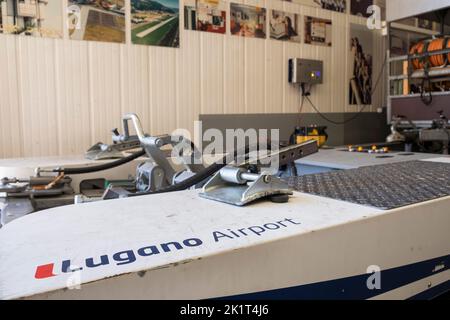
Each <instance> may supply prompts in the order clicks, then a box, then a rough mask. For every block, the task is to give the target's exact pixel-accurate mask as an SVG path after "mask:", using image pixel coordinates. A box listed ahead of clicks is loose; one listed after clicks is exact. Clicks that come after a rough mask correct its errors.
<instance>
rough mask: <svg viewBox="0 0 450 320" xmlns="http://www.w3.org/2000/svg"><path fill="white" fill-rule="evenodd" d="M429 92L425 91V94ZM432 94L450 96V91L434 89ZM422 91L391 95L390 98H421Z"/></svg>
mask: <svg viewBox="0 0 450 320" xmlns="http://www.w3.org/2000/svg"><path fill="white" fill-rule="evenodd" d="M427 94H428V92H427V93H425V95H427ZM431 94H432V95H433V96H448V95H450V91H445V92H442V91H433V92H431ZM420 96H421V95H420V93H413V94H407V95H389V96H388V98H390V99H407V98H420Z"/></svg>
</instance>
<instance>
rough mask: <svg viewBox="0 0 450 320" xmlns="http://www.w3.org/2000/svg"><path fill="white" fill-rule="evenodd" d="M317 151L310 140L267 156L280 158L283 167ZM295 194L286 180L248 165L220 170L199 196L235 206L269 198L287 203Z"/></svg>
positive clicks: (316, 147) (253, 165)
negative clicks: (290, 196)
mask: <svg viewBox="0 0 450 320" xmlns="http://www.w3.org/2000/svg"><path fill="white" fill-rule="evenodd" d="M317 151H318V146H317V142H316V141H307V142H305V143H302V144H299V145H295V146H290V147H287V148H283V149H280V150H279V151H278V152H273V153H271V154H270V155H269V156H268V157H275V156H277V157H278V158H279V159H278V160H279V161H278V162H279V165H280V166H281V165H286V164H289V163H293V162H294V161H295V160H298V159H300V158H303V157H305V156H308V155H310V154H313V153H316V152H317ZM258 172H259V173H258ZM292 194H293V192H292V189H291V188H290V187H289V185H288V184H287V182H286V181H284V180H282V179H280V178H279V177H277V176H275V175H270V174H265V173H261V168H260V166H259V165H256V166H255V164H252V163H250V162H246V163H244V164H241V165H239V166H227V167H225V168H223V169H221V170H220V171H219V172H217V173H216V174H215V175H214V176H213V177H212V178H211V180H209V181H208V182H207V183H206V184H205V186H204V187H203V190H202V192H201V193H200V196H201V197H203V198H206V199H210V200H215V201H220V202H224V203H228V204H232V205H236V206H244V205H246V204H249V203H251V202H253V201H255V200H258V199H262V198H267V197H270V198H271V199H272V200H274V201H276V202H286V201H288V200H289V195H292ZM280 196H284V197H280ZM274 197H276V199H274ZM280 199H281V201H280Z"/></svg>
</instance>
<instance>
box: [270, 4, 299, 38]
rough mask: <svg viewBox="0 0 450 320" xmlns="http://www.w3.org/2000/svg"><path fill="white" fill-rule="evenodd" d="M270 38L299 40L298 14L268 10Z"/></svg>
mask: <svg viewBox="0 0 450 320" xmlns="http://www.w3.org/2000/svg"><path fill="white" fill-rule="evenodd" d="M269 29H270V38H271V39H276V40H285V41H293V42H300V41H301V35H300V18H299V16H298V14H295V13H287V12H283V11H278V10H270V20H269Z"/></svg>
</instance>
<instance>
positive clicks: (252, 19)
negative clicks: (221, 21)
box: [230, 3, 266, 39]
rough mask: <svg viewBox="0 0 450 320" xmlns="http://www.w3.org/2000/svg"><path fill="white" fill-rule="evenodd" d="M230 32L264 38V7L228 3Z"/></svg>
mask: <svg viewBox="0 0 450 320" xmlns="http://www.w3.org/2000/svg"><path fill="white" fill-rule="evenodd" d="M230 16H231V21H230V25H231V34H233V35H239V36H242V37H250V38H263V39H265V38H266V9H265V8H260V7H253V6H246V5H241V4H236V3H231V4H230Z"/></svg>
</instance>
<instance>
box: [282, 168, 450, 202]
mask: <svg viewBox="0 0 450 320" xmlns="http://www.w3.org/2000/svg"><path fill="white" fill-rule="evenodd" d="M288 182H289V185H290V186H291V187H292V188H294V189H295V190H296V191H299V192H304V193H309V194H313V195H318V196H322V197H327V198H332V199H336V200H342V201H347V202H351V203H355V204H360V205H365V206H371V207H375V208H378V209H382V210H391V209H395V208H400V207H404V206H408V205H412V204H416V203H421V202H425V201H429V200H433V199H438V198H442V197H446V196H450V164H448V163H438V162H427V161H408V162H401V163H393V164H386V165H377V166H369V167H362V168H358V169H351V170H341V171H332V172H327V173H321V174H312V175H305V176H300V177H291V178H289V179H288Z"/></svg>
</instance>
